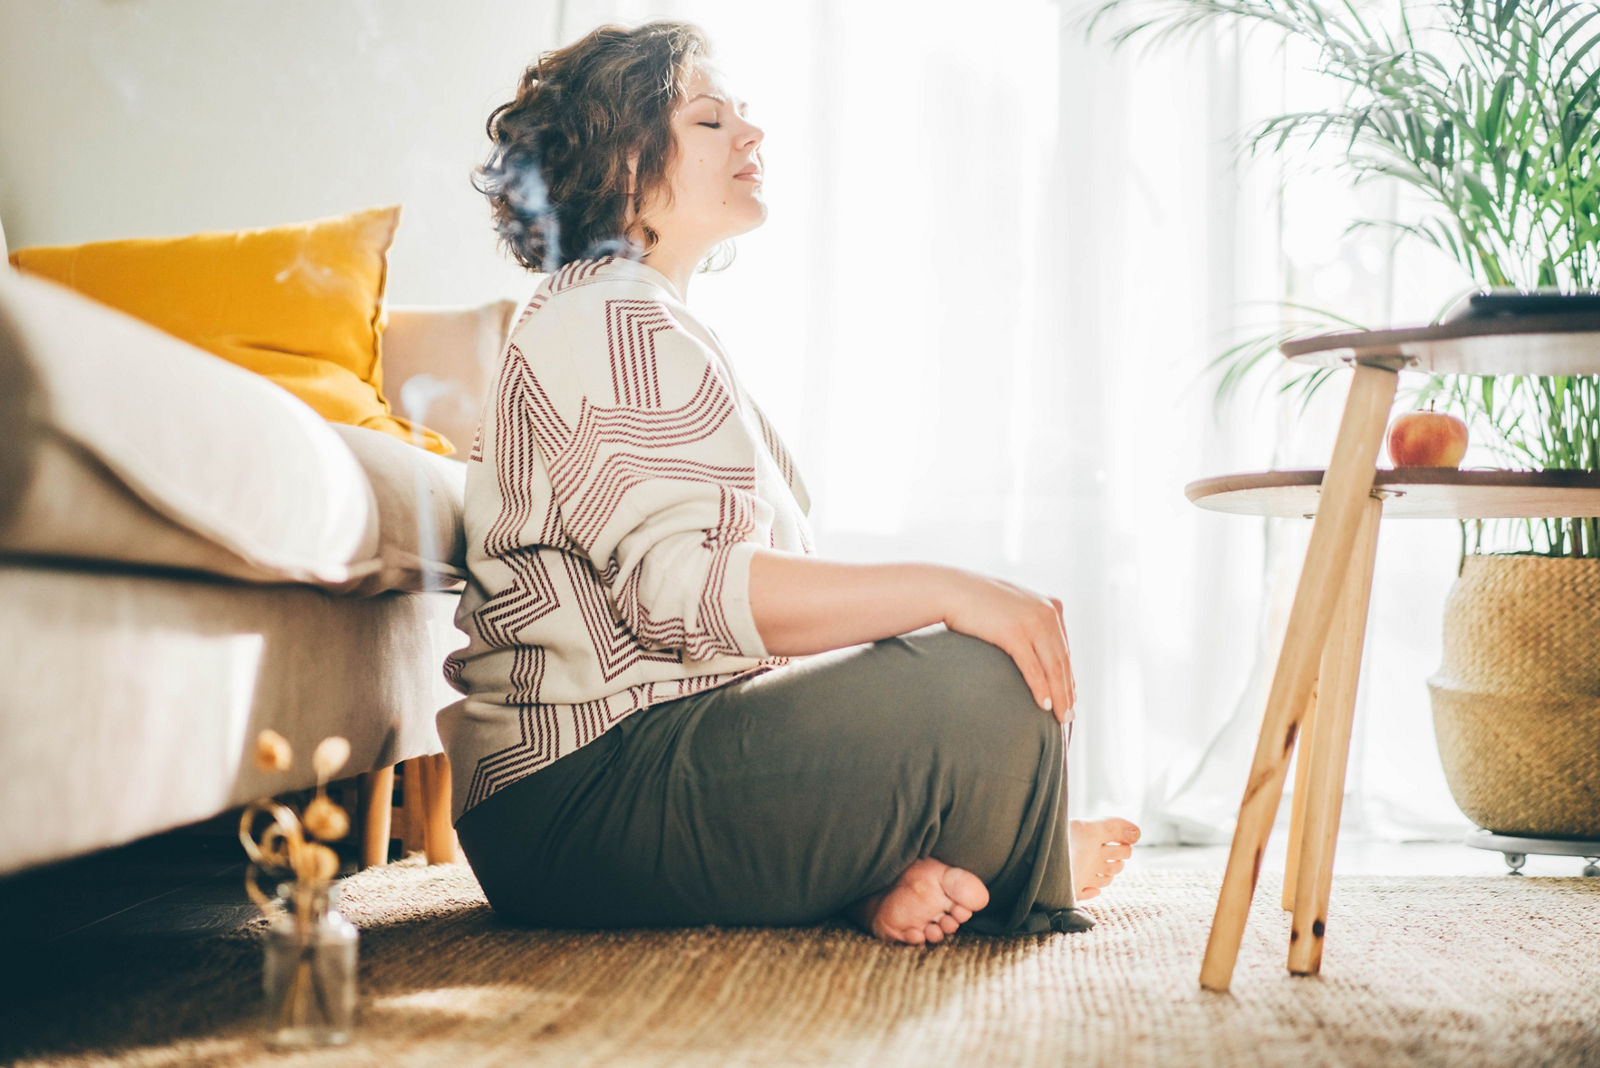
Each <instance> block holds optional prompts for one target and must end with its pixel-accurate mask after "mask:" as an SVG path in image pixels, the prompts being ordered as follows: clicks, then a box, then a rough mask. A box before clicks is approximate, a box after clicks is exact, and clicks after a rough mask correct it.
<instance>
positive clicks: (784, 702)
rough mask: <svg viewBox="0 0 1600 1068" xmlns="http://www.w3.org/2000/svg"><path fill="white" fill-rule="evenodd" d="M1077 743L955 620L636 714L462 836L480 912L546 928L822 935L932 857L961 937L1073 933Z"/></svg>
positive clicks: (489, 811)
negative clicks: (951, 899)
mask: <svg viewBox="0 0 1600 1068" xmlns="http://www.w3.org/2000/svg"><path fill="white" fill-rule="evenodd" d="M1065 734H1066V729H1065V728H1063V727H1062V726H1061V725H1060V724H1058V723H1057V722H1056V721H1055V718H1054V717H1053V716H1051V715H1050V714H1049V713H1046V712H1044V711H1041V710H1040V708H1039V706H1038V705H1036V704H1034V702H1033V697H1032V694H1031V693H1030V692H1029V690H1028V687H1027V684H1026V683H1025V682H1024V681H1023V678H1022V673H1021V672H1020V671H1019V670H1018V669H1017V666H1016V664H1015V663H1014V662H1013V661H1012V660H1011V658H1010V656H1008V655H1007V654H1006V653H1005V651H1004V650H1002V649H1000V648H999V647H998V646H995V645H991V644H989V643H988V642H985V641H982V640H981V639H978V638H974V637H971V636H969V635H966V634H960V633H956V632H954V631H950V630H948V629H946V628H945V627H944V626H943V625H942V624H940V625H936V626H934V627H929V628H924V629H922V630H918V631H913V632H912V633H909V634H904V635H900V636H898V637H894V638H886V639H884V640H882V641H877V642H871V643H867V644H863V645H855V646H850V647H847V648H844V649H835V650H831V651H829V652H826V653H821V654H818V655H815V656H809V657H804V658H800V659H797V660H796V661H794V662H793V663H790V664H786V665H784V666H782V667H779V668H774V669H772V670H770V671H767V672H764V673H762V674H759V675H753V676H750V677H748V678H745V679H739V680H736V681H734V682H732V683H729V684H727V685H726V686H722V687H719V688H717V689H714V690H708V691H706V692H704V693H700V694H694V695H692V696H690V697H685V698H681V699H679V700H676V701H669V702H666V703H664V704H659V705H654V706H652V707H650V708H646V709H641V710H640V711H638V712H635V713H634V714H633V715H631V716H629V717H628V718H627V719H625V720H623V721H622V722H621V723H618V724H617V725H616V726H615V727H613V728H611V729H610V730H609V731H607V732H606V733H605V734H604V735H602V736H601V737H599V738H597V739H596V740H594V741H593V742H590V743H589V744H588V745H586V746H584V747H583V748H582V749H579V750H577V751H576V752H574V753H570V754H568V755H567V756H564V757H562V758H561V759H559V760H557V761H556V762H555V763H554V764H551V765H550V766H549V767H547V768H544V769H541V770H540V771H537V772H535V773H534V774H533V775H530V776H528V777H527V778H524V779H520V780H518V781H517V782H514V783H512V784H511V785H509V786H507V787H504V788H503V789H501V790H499V791H498V792H496V793H495V794H493V795H491V796H490V797H488V798H486V799H485V800H483V801H481V802H479V803H478V804H477V805H475V806H474V807H473V808H471V809H469V810H468V811H467V812H466V813H465V814H464V815H463V816H462V817H461V820H460V821H459V822H458V824H457V826H456V830H457V833H458V835H459V838H460V841H461V848H462V851H463V852H465V853H466V855H467V859H468V861H469V862H470V863H471V865H472V869H473V872H474V874H476V876H477V878H478V881H479V882H480V883H481V884H482V886H483V890H484V893H485V895H486V896H487V898H488V900H489V904H490V905H491V906H492V907H493V908H494V909H495V911H496V912H498V913H499V914H501V915H502V916H503V917H505V918H507V919H509V920H511V921H513V922H518V923H526V924H533V925H537V926H548V927H604V928H614V927H676V926H695V925H701V924H720V925H747V924H750V925H790V924H807V923H815V922H817V921H820V920H823V919H825V918H827V917H830V916H833V915H835V914H837V913H839V912H840V911H841V910H843V909H844V908H846V907H847V906H848V905H850V904H851V903H852V902H854V901H857V900H859V899H860V898H862V897H865V896H867V895H868V894H872V893H876V892H878V891H881V890H884V889H885V888H887V887H888V886H890V885H891V884H892V883H893V882H894V881H895V879H896V878H898V877H899V876H900V874H901V873H902V872H903V871H905V869H906V868H907V867H908V866H909V865H910V864H911V862H912V861H914V860H917V859H919V858H921V857H927V856H932V857H937V858H938V859H939V860H941V861H944V862H945V863H946V864H952V865H955V866H956V867H960V868H965V869H967V870H968V871H971V872H973V873H974V874H976V875H977V876H978V877H979V878H980V879H982V880H983V881H984V883H985V884H986V885H987V886H988V887H989V895H990V898H989V905H988V907H987V908H985V909H984V910H983V911H982V912H979V913H978V914H977V915H975V916H974V917H973V918H972V920H971V921H969V922H968V923H967V924H966V925H965V926H964V928H963V929H964V930H973V931H978V932H980V933H984V934H996V935H998V934H1031V933H1040V932H1045V931H1052V930H1055V931H1078V930H1086V929H1088V928H1089V927H1092V926H1093V921H1091V920H1090V919H1089V918H1088V917H1087V916H1085V915H1083V914H1082V913H1081V912H1078V911H1077V910H1076V909H1074V908H1073V904H1074V901H1073V895H1072V876H1071V870H1070V866H1069V857H1068V847H1067V814H1066V780H1065V766H1066V765H1065V759H1064V758H1065V751H1066V741H1065Z"/></svg>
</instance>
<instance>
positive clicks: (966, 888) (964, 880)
mask: <svg viewBox="0 0 1600 1068" xmlns="http://www.w3.org/2000/svg"><path fill="white" fill-rule="evenodd" d="M939 885H940V887H941V888H942V889H943V890H944V892H945V895H946V896H948V897H949V898H950V900H951V902H952V903H953V904H955V905H960V906H962V907H964V908H967V909H971V910H973V911H977V910H978V909H981V908H983V906H985V905H987V904H988V903H989V888H988V887H986V886H984V885H983V880H982V879H980V878H978V877H977V876H976V875H974V874H972V873H971V872H970V871H967V870H966V869H965V868H946V869H945V870H944V872H943V874H942V875H941V876H940V878H939Z"/></svg>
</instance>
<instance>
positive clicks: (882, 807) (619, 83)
mask: <svg viewBox="0 0 1600 1068" xmlns="http://www.w3.org/2000/svg"><path fill="white" fill-rule="evenodd" d="M707 56H708V48H707V45H706V42H705V39H704V37H703V36H702V35H701V33H700V31H699V30H697V29H696V28H694V27H693V26H690V25H687V24H684V23H679V22H669V21H658V22H652V23H647V24H645V25H643V26H640V27H638V28H635V29H626V28H622V27H615V26H610V27H602V28H600V29H597V30H595V31H594V32H593V33H591V34H589V35H588V36H586V37H585V38H583V39H582V40H581V41H578V42H577V43H576V44H573V45H571V46H569V47H567V48H564V49H561V50H559V51H556V52H552V53H548V54H546V55H544V56H542V57H540V60H539V62H538V63H537V64H535V66H533V67H531V68H529V69H528V71H527V72H526V73H525V74H524V76H523V79H522V82H521V85H520V87H519V89H518V92H517V94H516V97H515V98H514V99H513V100H511V101H510V102H508V103H506V104H505V105H503V106H502V107H500V108H498V109H497V110H496V111H495V112H494V114H493V115H492V116H491V117H490V119H489V123H488V131H489V136H490V138H491V140H492V141H493V143H494V147H493V151H492V153H491V156H490V158H489V161H488V162H487V163H486V164H485V165H484V166H483V167H482V168H480V170H479V173H478V183H477V184H478V188H479V189H480V191H482V192H483V193H485V194H486V195H487V196H488V198H489V201H490V203H491V205H492V207H493V211H494V216H495V220H496V225H497V228H498V229H499V232H500V234H501V236H502V238H503V240H504V241H505V243H506V245H507V246H508V247H509V248H510V250H511V251H512V253H513V254H514V255H515V256H516V257H517V259H518V260H519V261H520V262H521V263H522V264H523V265H524V266H526V267H528V268H529V269H530V270H535V271H544V272H548V277H546V278H545V279H544V281H543V282H542V284H541V285H540V286H539V287H538V290H537V291H536V293H535V295H534V296H533V298H532V300H531V301H530V303H529V306H528V311H527V312H526V313H525V314H524V316H523V318H522V320H521V321H520V322H519V323H518V325H517V326H516V328H515V329H514V330H513V331H512V335H511V339H510V343H509V345H508V346H507V350H506V354H505V359H504V361H503V363H502V366H501V369H500V372H499V375H498V378H497V380H496V382H495V385H494V389H493V393H492V396H491V397H490V398H489V400H488V403H487V405H486V406H485V409H484V414H483V419H482V423H481V425H480V428H479V433H478V435H477V437H476V439H475V440H474V443H473V447H472V452H471V455H470V458H469V466H468V474H467V491H466V520H465V524H466V535H467V541H468V563H469V567H470V570H471V576H472V577H471V580H470V581H469V583H468V584H467V588H466V589H465V591H464V592H463V595H462V599H461V605H460V608H459V610H458V612H457V614H456V623H457V625H458V626H459V627H460V628H461V630H462V631H463V632H464V633H466V635H467V636H468V638H469V643H468V645H467V646H466V647H465V648H463V649H460V650H457V651H456V652H455V653H453V654H452V655H451V656H450V658H449V659H448V660H447V662H446V665H445V671H446V675H447V677H448V678H449V679H450V681H451V683H452V684H453V685H454V686H455V687H456V688H457V689H459V690H460V691H461V692H462V693H464V694H466V695H467V696H466V697H465V698H464V699H463V700H461V701H458V702H457V703H456V704H454V705H452V706H450V707H449V708H447V709H445V710H444V711H442V712H441V713H440V715H439V728H440V734H441V736H442V737H443V739H444V741H445V746H446V749H447V751H448V753H449V755H450V760H451V765H452V768H453V769H454V773H455V774H454V780H453V781H454V789H455V794H454V798H453V804H454V817H455V822H456V829H457V833H458V836H459V838H460V841H461V846H462V849H463V851H464V852H465V853H466V855H467V858H468V860H469V861H470V862H471V864H472V867H473V870H474V872H475V874H476V875H477V877H478V879H479V881H480V883H481V884H482V886H483V889H484V892H485V894H486V896H487V897H488V900H489V902H490V904H491V905H492V906H493V907H494V908H495V910H496V911H498V912H499V913H501V914H503V915H505V916H507V917H509V918H511V919H513V920H517V921H520V922H526V923H533V924H539V925H551V926H580V927H627V926H672V925H692V924H706V923H718V924H798V923H811V922H816V921H818V920H821V919H824V918H826V917H829V916H832V915H836V914H841V913H842V914H845V915H847V916H849V917H850V918H851V919H853V920H854V921H855V922H857V923H858V924H860V925H861V926H862V927H863V928H864V929H866V930H867V931H870V932H871V933H873V934H875V935H877V936H878V937H879V938H882V939H885V940H887V941H896V942H905V943H911V944H928V943H935V942H938V941H940V940H941V939H943V938H944V937H945V936H946V935H947V934H950V933H952V932H954V931H955V930H956V929H957V928H958V927H960V926H961V925H963V924H966V925H967V926H968V928H969V929H972V930H976V931H980V932H984V933H989V934H1006V933H1020V932H1039V931H1047V930H1083V929H1085V928H1087V927H1089V926H1092V921H1090V920H1089V919H1088V917H1086V916H1084V915H1083V914H1082V913H1080V912H1078V911H1076V909H1075V908H1074V905H1075V901H1076V900H1078V899H1083V898H1088V897H1092V896H1094V895H1095V894H1097V893H1098V892H1099V890H1100V888H1101V887H1103V886H1105V885H1106V884H1107V883H1109V882H1110V880H1111V877H1112V876H1113V875H1115V874H1116V873H1117V871H1119V870H1120V868H1121V866H1122V862H1123V860H1124V859H1125V858H1126V857H1128V856H1130V855H1131V845H1132V843H1133V842H1134V841H1135V840H1136V839H1137V837H1138V829H1137V828H1136V827H1134V826H1133V824H1131V823H1129V822H1128V821H1126V820H1117V819H1113V820H1103V821H1099V822H1094V823H1086V822H1079V821H1072V822H1071V823H1070V826H1069V822H1068V820H1067V819H1066V815H1065V803H1066V798H1065V781H1064V767H1065V765H1064V755H1065V740H1064V737H1063V734H1064V731H1065V730H1066V727H1065V725H1066V724H1067V723H1068V721H1069V720H1070V719H1071V713H1072V706H1073V698H1074V693H1073V677H1072V670H1071V665H1070V661H1069V655H1068V650H1067V636H1066V632H1065V629H1064V626H1063V622H1062V613H1061V602H1060V601H1059V600H1057V599H1055V598H1052V597H1042V596H1039V595H1037V594H1034V593H1031V592H1029V591H1027V590H1024V589H1021V588H1018V587H1016V586H1014V585H1011V584H1009V583H1006V582H1001V581H998V580H995V579H990V578H986V577H984V576H982V575H978V574H974V573H972V572H968V571H964V570H960V569H957V568H951V567H944V566H936V565H930V564H884V565H875V564H849V563H835V562H830V561H825V560H821V559H818V558H817V557H816V555H815V549H814V547H813V544H812V537H811V531H810V526H809V524H808V522H807V520H806V511H807V510H808V509H809V506H810V501H809V498H808V496H807V494H806V490H805V486H804V483H803V481H802V480H801V478H800V473H799V471H798V470H797V469H796V467H795V464H794V461H793V459H792V458H791V456H790V455H789V453H788V451H787V450H786V449H785V448H784V445H783V443H782V441H781V440H780V439H779V437H778V435H777V433H776V432H775V431H774V430H773V428H772V426H771V424H770V423H769V422H768V421H767V419H766V417H765V416H764V415H763V413H762V412H761V409H760V408H759V407H758V406H757V405H756V403H755V401H754V400H753V399H752V398H751V397H750V396H749V394H748V393H747V392H746V391H745V389H744V387H743V385H742V384H741V383H740V381H739V378H738V375H737V373H736V371H735V368H734V365H733V363H732V362H731V361H730V359H729V358H728V356H727V354H726V353H725V352H724V350H723V348H722V346H721V344H720V343H719V341H718V340H717V338H716V336H715V334H714V333H712V332H711V330H710V329H709V328H707V327H706V326H705V325H704V324H702V323H701V322H700V321H699V320H698V319H697V318H696V317H695V315H694V314H693V313H692V312H691V311H690V310H689V308H688V306H687V304H686V303H685V301H686V296H687V293H688V289H689V283H690V279H691V276H692V274H693V272H694V270H695V268H696V266H697V265H699V264H701V263H702V262H703V261H705V260H706V258H707V257H708V255H709V254H711V253H712V252H713V251H714V250H716V249H717V248H718V246H719V244H721V243H722V242H725V241H726V240H727V239H729V238H731V237H733V236H735V235H737V234H741V233H744V232H746V231H748V230H751V229H753V228H754V227H756V226H758V225H760V223H761V222H762V221H763V220H764V219H765V217H766V211H767V209H766V205H765V203H764V202H763V201H762V198H761V181H762V170H761V153H760V148H761V139H762V132H761V130H760V129H759V128H758V127H756V126H754V125H752V124H751V123H750V121H749V120H748V118H747V117H746V113H745V106H744V104H743V103H741V102H740V101H739V100H737V99H736V98H735V97H734V96H733V95H732V94H731V93H730V92H729V91H728V88H727V86H726V85H724V83H723V81H722V79H721V77H720V76H719V75H718V73H717V72H716V70H715V69H714V68H712V67H711V66H710V64H709V63H708V61H707Z"/></svg>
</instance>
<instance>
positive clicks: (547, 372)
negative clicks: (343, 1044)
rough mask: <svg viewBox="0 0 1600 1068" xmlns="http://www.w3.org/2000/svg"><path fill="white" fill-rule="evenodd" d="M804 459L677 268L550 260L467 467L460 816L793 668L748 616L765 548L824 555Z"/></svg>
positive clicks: (455, 741) (456, 725) (458, 665)
mask: <svg viewBox="0 0 1600 1068" xmlns="http://www.w3.org/2000/svg"><path fill="white" fill-rule="evenodd" d="M810 506H811V502H810V498H809V497H808V495H807V493H806V490H805V484H804V483H803V482H802V481H801V478H800V473H799V471H798V470H797V469H796V468H795V464H794V461H793V460H792V459H791V457H790V455H789V452H788V450H787V449H785V448H784V445H783V442H782V441H781V440H779V438H778V435H777V433H776V432H775V431H774V430H773V428H772V426H771V424H770V423H769V422H768V421H767V418H766V416H765V415H764V414H763V413H762V411H761V409H760V408H758V407H757V406H756V404H755V401H754V400H753V399H751V397H750V396H749V394H748V393H746V392H745V390H744V387H743V386H742V385H741V384H740V382H739V380H738V378H737V376H736V375H735V374H734V370H733V365H732V364H731V363H730V362H729V360H728V357H727V355H726V354H725V353H724V352H723V349H722V346H721V344H720V343H719V342H718V341H717V339H716V337H715V335H714V334H712V332H711V331H710V330H708V329H707V328H706V327H705V326H703V325H702V324H701V323H700V322H699V321H698V320H696V319H695V318H694V316H693V315H692V314H691V313H690V312H689V310H688V308H686V307H685V306H684V304H683V302H682V301H681V300H680V299H679V298H678V295H677V292H676V290H675V288H674V287H673V285H672V283H671V282H670V281H669V280H668V279H667V278H666V277H665V276H664V275H662V274H661V273H660V272H659V271H657V270H655V269H654V268H653V267H649V266H647V265H645V264H643V263H640V262H637V261H634V260H628V259H623V258H616V257H607V258H605V259H599V260H580V261H576V262H573V263H570V264H568V265H567V266H565V267H563V268H562V269H561V270H559V271H557V272H556V273H554V274H552V275H549V276H548V277H546V278H545V280H544V281H543V282H542V283H541V284H540V286H539V288H538V290H537V291H536V292H535V293H534V296H533V298H532V299H531V300H530V302H529V304H528V309H527V311H526V312H524V314H523V316H522V318H521V319H520V321H519V322H518V323H517V325H516V327H515V328H514V329H513V330H512V332H511V338H510V341H509V343H508V344H507V346H506V352H505V355H504V357H503V359H502V362H501V366H500V369H499V373H498V375H497V376H496V380H495V384H494V388H493V389H492V391H491V392H490V394H489V396H488V398H487V400H486V402H485V406H484V409H483V413H482V417H481V419H480V420H479V424H478V430H477V433H476V434H475V435H474V438H473V443H472V450H471V453H470V454H469V456H468V460H467V478H466V505H465V521H464V522H465V527H466V540H467V566H468V569H469V570H470V573H471V577H470V578H469V579H468V581H467V585H466V588H465V589H464V590H463V591H462V595H461V603H460V606H459V608H458V609H457V611H456V616H455V622H456V626H457V627H458V628H459V629H460V630H461V631H462V632H463V633H464V634H465V635H466V636H467V639H468V644H467V645H466V646H465V647H463V648H460V649H457V650H456V651H455V652H453V653H451V654H450V655H449V657H447V658H446V660H445V664H444V673H445V677H446V678H447V679H448V680H449V682H450V684H451V685H452V686H453V687H455V688H456V689H457V690H459V691H460V692H461V693H463V694H465V695H466V696H465V697H464V698H463V699H462V700H459V701H457V702H455V703H454V704H452V705H450V706H449V707H447V708H445V709H443V710H442V711H441V712H440V713H439V716H438V723H439V735H440V737H441V739H442V740H443V741H444V745H445V750H446V752H447V753H448V754H449V756H450V763H451V767H452V769H453V771H454V775H453V778H452V782H453V786H454V797H453V798H452V815H453V819H456V820H459V819H460V818H461V816H462V814H463V813H465V812H466V811H467V810H468V809H470V808H471V807H472V806H474V805H476V804H477V803H478V802H480V801H482V800H483V799H484V798H486V797H489V796H490V795H492V794H493V793H494V792H495V791H497V790H500V789H502V788H503V787H505V786H507V785H509V784H511V783H513V782H516V781H517V780H518V779H521V778H523V777H524V776H527V775H530V774H532V773H533V772H535V771H537V770H539V769H540V768H543V767H545V766H546V765H548V764H550V763H551V762H552V761H554V760H557V759H558V758H560V757H562V756H565V755H567V754H568V753H571V752H573V751H575V750H576V749H578V748H580V747H581V746H583V745H585V744H587V743H588V742H591V741H593V740H594V739H596V738H598V737H599V736H600V735H601V734H603V733H605V731H606V730H608V729H609V728H610V727H612V726H613V725H615V724H616V723H618V722H619V721H621V720H622V719H623V718H624V717H626V716H628V715H629V714H631V713H633V712H636V711H638V710H640V709H642V708H647V707H649V706H650V705H653V704H659V703H661V702H664V701H671V700H673V699H675V698H680V697H687V696H689V695H690V694H695V693H699V692H702V691H704V690H709V689H712V688H714V687H717V686H722V685H725V684H726V683H728V682H731V681H733V680H734V679H737V678H741V677H743V676H746V675H751V674H758V673H760V672H763V671H767V670H770V669H771V668H774V667H777V666H779V665H782V664H786V663H789V661H790V658H789V657H783V656H771V655H768V653H767V650H766V647H765V646H764V645H763V644H762V640H761V636H760V634H758V633H757V631H756V627H755V622H754V619H753V618H752V616H751V611H750V596H749V577H750V560H751V557H752V555H753V554H754V552H755V550H756V547H758V546H765V547H767V548H771V549H776V550H780V551H785V552H791V553H805V554H810V553H814V552H815V551H816V550H815V548H814V547H813V537H812V531H811V528H810V524H809V523H808V521H807V519H806V513H807V512H808V511H809V510H810Z"/></svg>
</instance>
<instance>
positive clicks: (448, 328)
mask: <svg viewBox="0 0 1600 1068" xmlns="http://www.w3.org/2000/svg"><path fill="white" fill-rule="evenodd" d="M516 309H517V303H516V302H515V301H512V300H497V301H493V302H490V303H488V304H480V305H478V306H476V307H444V306H432V305H395V306H391V307H389V308H388V309H387V310H386V315H387V318H388V325H387V326H386V327H385V328H384V332H383V391H384V395H385V396H386V397H387V398H388V400H389V403H390V405H391V406H393V407H394V409H395V411H397V412H398V413H399V414H401V415H403V416H405V417H406V418H407V419H410V420H411V421H413V422H417V423H421V424H422V425H424V426H426V427H428V428H430V429H432V430H437V431H438V432H439V433H441V434H443V435H444V436H445V437H447V438H449V439H450V442H451V444H453V445H455V447H456V458H457V459H461V460H465V459H466V457H467V454H468V452H469V451H470V450H471V448H472V436H473V434H474V432H475V431H476V430H477V426H478V417H479V414H480V412H481V410H482V408H483V402H484V399H485V397H486V396H487V395H488V392H489V385H490V383H491V382H492V381H493V380H494V375H495V371H496V370H497V369H498V367H499V366H500V357H501V355H502V354H503V353H504V351H505V343H506V337H507V335H508V334H509V333H510V332H511V321H512V320H511V317H512V314H513V313H514V312H515V311H516Z"/></svg>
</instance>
